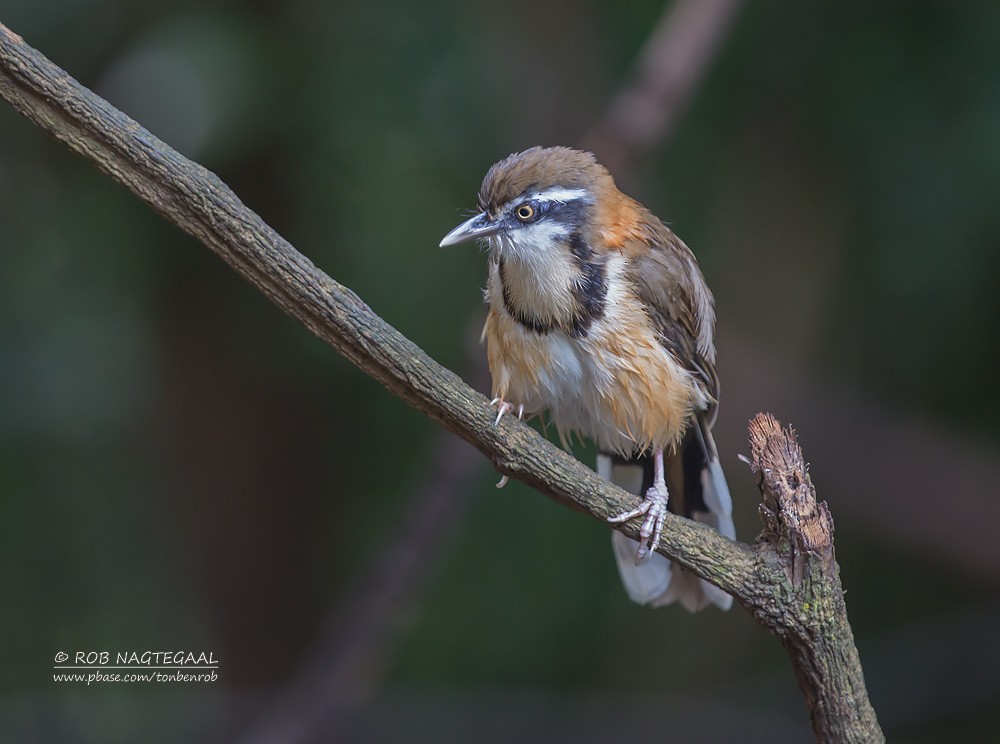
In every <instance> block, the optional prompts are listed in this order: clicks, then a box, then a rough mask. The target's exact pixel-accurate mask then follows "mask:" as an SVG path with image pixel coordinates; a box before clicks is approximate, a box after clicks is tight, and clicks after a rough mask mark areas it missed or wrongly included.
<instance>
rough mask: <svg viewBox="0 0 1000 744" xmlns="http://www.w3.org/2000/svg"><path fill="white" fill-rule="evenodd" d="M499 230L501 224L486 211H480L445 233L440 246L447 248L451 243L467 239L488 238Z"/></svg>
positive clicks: (455, 243)
mask: <svg viewBox="0 0 1000 744" xmlns="http://www.w3.org/2000/svg"><path fill="white" fill-rule="evenodd" d="M499 230H500V225H499V224H497V223H496V222H494V221H492V220H491V219H490V218H489V217H488V216H487V214H486V212H480V213H479V214H477V215H476V216H475V217H473V218H471V219H468V220H466V221H465V222H463V223H462V224H461V225H459V226H458V227H456V228H455V229H454V230H452V231H451V232H450V233H448V234H447V235H445V236H444V239H443V240H442V241H441V243H440V247H441V248H445V247H447V246H449V245H458V244H459V243H464V242H465V241H467V240H477V239H479V238H488V237H489V236H490V235H495V234H496V233H497V232H498V231H499Z"/></svg>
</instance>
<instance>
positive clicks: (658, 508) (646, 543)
mask: <svg viewBox="0 0 1000 744" xmlns="http://www.w3.org/2000/svg"><path fill="white" fill-rule="evenodd" d="M667 501H668V497H667V489H666V487H665V486H661V485H654V486H653V487H652V488H650V489H649V490H648V491H646V498H644V499H643V500H642V503H641V504H639V506H637V507H636V508H635V509H633V510H632V511H627V512H625V513H624V514H619V515H618V516H616V517H608V521H609V522H612V523H614V524H621V523H623V522H627V521H628V520H630V519H635V518H636V517H641V516H643V515H645V517H646V518H645V519H644V520H643V522H642V527H641V528H640V529H639V550H638V551H636V554H635V564H636V565H637V566H638V565H639V564H640V563H642V562H643V561H644V560H646V559H647V558H649V556H650V555H652V554H653V553H654V552H655V551H656V546H657V545H659V544H660V535H661V534H663V523H664V521H665V520H666V515H667Z"/></svg>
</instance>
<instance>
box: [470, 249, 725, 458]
mask: <svg viewBox="0 0 1000 744" xmlns="http://www.w3.org/2000/svg"><path fill="white" fill-rule="evenodd" d="M624 260H625V259H623V258H622V257H620V256H613V257H612V258H611V259H610V260H609V261H608V265H607V267H606V268H607V272H608V273H607V279H606V281H607V287H606V296H605V298H604V302H603V304H602V307H601V312H600V313H599V314H595V315H594V316H593V317H592V318H591V320H590V322H589V323H588V326H587V329H586V332H585V333H576V332H574V329H573V327H572V326H568V327H567V326H565V325H564V326H553V327H550V328H547V329H545V330H544V332H540V331H539V330H538V329H535V328H532V327H531V326H530V325H526V324H525V323H524V322H523V319H520V318H518V317H517V316H516V314H515V313H513V312H511V309H510V308H509V307H508V304H507V303H506V302H505V301H504V299H503V295H502V292H503V282H502V281H501V280H500V277H499V276H498V275H497V272H496V271H491V276H490V282H489V284H488V287H487V301H488V303H489V305H490V310H489V313H488V316H487V321H486V326H485V328H484V329H483V337H484V339H485V340H486V342H487V355H488V358H489V366H490V371H491V373H492V375H493V393H494V395H495V396H500V397H502V398H504V399H505V400H507V401H509V402H511V403H514V404H515V405H518V404H523V405H524V407H525V410H527V411H529V412H531V413H539V412H541V411H545V410H547V411H548V412H549V416H550V417H551V419H552V420H553V422H554V423H555V424H556V426H557V427H558V428H559V429H560V431H563V432H577V433H578V434H581V435H584V436H587V437H590V438H591V439H593V440H594V441H595V442H597V444H598V445H599V446H601V447H602V448H605V449H612V450H620V451H623V452H631V451H633V450H636V449H645V448H647V447H650V446H652V447H660V446H662V447H666V446H670V445H671V444H673V443H675V442H676V441H677V440H678V439H679V438H680V437H681V436H682V435H683V433H684V430H685V429H686V427H687V423H688V419H689V418H690V415H691V412H692V411H693V410H694V408H695V407H698V408H701V407H704V405H706V404H707V403H706V401H705V399H704V395H703V394H702V393H700V392H699V391H700V388H699V387H698V386H697V385H696V384H695V381H694V380H693V379H692V376H691V374H690V373H689V372H687V370H685V369H684V368H683V367H682V366H681V365H680V364H678V363H677V361H676V360H675V359H674V358H673V357H672V356H671V354H670V353H669V352H668V351H667V350H666V349H665V348H664V347H663V346H662V345H661V344H660V342H659V340H658V337H657V335H656V333H655V332H654V330H653V328H652V326H651V324H650V321H649V318H648V316H647V314H646V313H645V311H644V310H643V308H642V305H641V302H640V301H639V300H638V298H637V297H636V296H635V293H634V292H633V291H632V290H631V288H630V287H629V286H628V285H627V284H626V283H625V281H624V279H622V278H621V269H622V268H623V265H624Z"/></svg>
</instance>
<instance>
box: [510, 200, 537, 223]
mask: <svg viewBox="0 0 1000 744" xmlns="http://www.w3.org/2000/svg"><path fill="white" fill-rule="evenodd" d="M514 214H516V215H517V218H518V219H519V220H521V222H529V221H530V220H531V219H532V218H533V217H534V216H535V208H534V207H533V206H531V205H530V204H522V205H521V206H519V207H518V208H517V209H515V210H514Z"/></svg>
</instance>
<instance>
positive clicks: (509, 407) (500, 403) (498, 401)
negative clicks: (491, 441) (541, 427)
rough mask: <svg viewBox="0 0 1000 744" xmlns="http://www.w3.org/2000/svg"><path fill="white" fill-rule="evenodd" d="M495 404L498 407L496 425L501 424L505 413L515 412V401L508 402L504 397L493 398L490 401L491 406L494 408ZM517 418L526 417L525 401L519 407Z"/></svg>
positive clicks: (519, 419) (494, 423)
mask: <svg viewBox="0 0 1000 744" xmlns="http://www.w3.org/2000/svg"><path fill="white" fill-rule="evenodd" d="M493 406H496V407H497V420H496V421H494V422H493V425H494V426H499V425H500V419H502V418H503V417H504V414H505V413H513V412H514V404H513V403H508V402H507V401H505V400H504V399H503V398H494V399H493V400H491V401H490V408H492V407H493ZM517 419H518V421H521V420H523V419H524V404H523V403H522V404H521V405H519V406H518V407H517Z"/></svg>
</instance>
